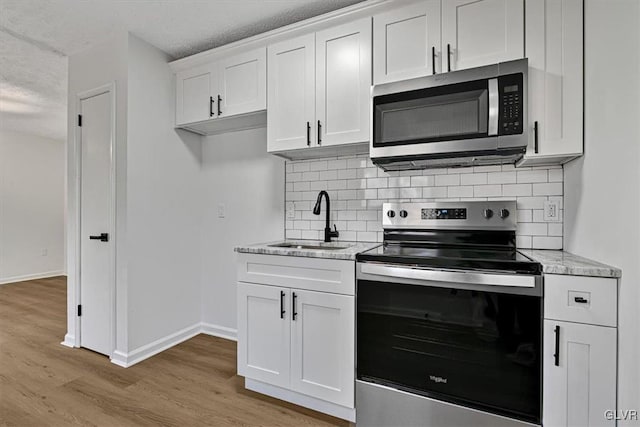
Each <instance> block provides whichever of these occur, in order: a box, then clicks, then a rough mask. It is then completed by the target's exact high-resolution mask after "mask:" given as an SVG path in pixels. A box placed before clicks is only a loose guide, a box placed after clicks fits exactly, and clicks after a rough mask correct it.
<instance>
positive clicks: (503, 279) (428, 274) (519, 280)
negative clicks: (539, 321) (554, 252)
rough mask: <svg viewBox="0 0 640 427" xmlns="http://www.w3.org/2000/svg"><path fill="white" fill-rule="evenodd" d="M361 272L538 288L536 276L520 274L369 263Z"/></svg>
mask: <svg viewBox="0 0 640 427" xmlns="http://www.w3.org/2000/svg"><path fill="white" fill-rule="evenodd" d="M360 271H362V272H363V273H366V274H371V275H376V276H385V277H397V278H403V279H413V280H424V281H429V282H447V283H465V284H470V285H484V286H508V287H518V288H535V286H536V277H535V276H530V275H519V274H491V273H476V272H466V271H439V270H426V269H421V268H406V267H396V266H388V265H378V264H367V263H362V264H360Z"/></svg>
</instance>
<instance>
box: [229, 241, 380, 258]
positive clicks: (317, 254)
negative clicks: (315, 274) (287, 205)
mask: <svg viewBox="0 0 640 427" xmlns="http://www.w3.org/2000/svg"><path fill="white" fill-rule="evenodd" d="M283 243H288V244H293V245H312V246H323V247H336V246H337V247H342V246H346V248H345V249H328V250H322V249H304V248H295V247H294V248H279V247H273V246H270V245H278V244H283ZM381 244H382V243H376V242H343V241H337V242H330V243H325V242H323V241H321V240H278V241H276V242H267V243H258V244H254V245H244V246H236V247H235V248H234V250H235V251H236V252H240V253H246V254H263V255H284V256H297V257H309V258H327V259H343V260H350V261H355V259H356V255H357V254H359V253H360V252H365V251H368V250H369V249H373V248H375V247H377V246H380V245H381Z"/></svg>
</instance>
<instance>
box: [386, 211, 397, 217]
mask: <svg viewBox="0 0 640 427" xmlns="http://www.w3.org/2000/svg"><path fill="white" fill-rule="evenodd" d="M387 216H388V217H389V218H393V217H394V216H396V213H395V212H394V211H387Z"/></svg>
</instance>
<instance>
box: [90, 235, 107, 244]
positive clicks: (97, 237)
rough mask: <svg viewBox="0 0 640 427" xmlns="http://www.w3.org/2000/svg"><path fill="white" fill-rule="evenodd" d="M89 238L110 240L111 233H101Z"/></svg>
mask: <svg viewBox="0 0 640 427" xmlns="http://www.w3.org/2000/svg"><path fill="white" fill-rule="evenodd" d="M89 240H100V241H101V242H108V241H109V233H100V235H98V236H89Z"/></svg>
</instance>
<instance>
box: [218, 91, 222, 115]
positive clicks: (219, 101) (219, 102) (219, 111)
mask: <svg viewBox="0 0 640 427" xmlns="http://www.w3.org/2000/svg"><path fill="white" fill-rule="evenodd" d="M221 101H222V98H220V95H218V115H220V114H222V110H220V104H221Z"/></svg>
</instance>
